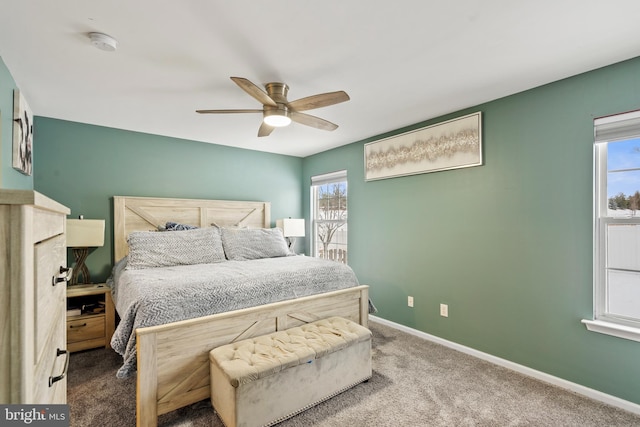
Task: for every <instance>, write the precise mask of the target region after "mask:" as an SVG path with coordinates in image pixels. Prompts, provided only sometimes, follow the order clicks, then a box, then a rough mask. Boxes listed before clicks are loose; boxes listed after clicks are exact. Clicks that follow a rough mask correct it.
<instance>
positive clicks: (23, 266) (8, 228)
mask: <svg viewBox="0 0 640 427" xmlns="http://www.w3.org/2000/svg"><path fill="white" fill-rule="evenodd" d="M69 213H70V212H69V209H68V208H66V207H65V206H62V205H61V204H59V203H57V202H55V201H53V200H51V199H49V198H47V197H46V196H43V195H42V194H40V193H37V192H35V191H29V190H0V378H2V381H0V403H3V404H4V403H29V404H50V403H66V400H67V379H66V370H67V368H68V364H69V354H68V352H67V350H66V345H67V344H66V298H65V297H66V288H67V281H68V279H69V278H70V277H71V276H70V274H69V271H67V269H66V265H67V248H66V239H65V227H66V216H67V215H68V214H69Z"/></svg>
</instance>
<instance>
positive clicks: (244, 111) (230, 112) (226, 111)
mask: <svg viewBox="0 0 640 427" xmlns="http://www.w3.org/2000/svg"><path fill="white" fill-rule="evenodd" d="M262 112H263V111H262V110H196V113H200V114H232V113H262Z"/></svg>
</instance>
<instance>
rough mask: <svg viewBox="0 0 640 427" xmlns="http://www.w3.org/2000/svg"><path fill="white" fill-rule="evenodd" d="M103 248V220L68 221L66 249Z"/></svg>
mask: <svg viewBox="0 0 640 427" xmlns="http://www.w3.org/2000/svg"><path fill="white" fill-rule="evenodd" d="M98 246H104V219H68V220H67V247H70V248H93V247H98Z"/></svg>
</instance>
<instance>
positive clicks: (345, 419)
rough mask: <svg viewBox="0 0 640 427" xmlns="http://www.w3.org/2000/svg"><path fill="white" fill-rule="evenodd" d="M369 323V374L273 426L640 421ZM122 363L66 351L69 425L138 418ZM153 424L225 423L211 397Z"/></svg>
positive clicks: (98, 353) (103, 354)
mask: <svg viewBox="0 0 640 427" xmlns="http://www.w3.org/2000/svg"><path fill="white" fill-rule="evenodd" d="M370 328H371V330H372V332H373V344H372V347H373V352H372V355H373V359H372V361H373V377H372V379H371V380H370V381H369V382H367V383H362V384H360V385H358V386H356V387H354V388H352V389H350V390H347V391H346V392H344V393H342V394H340V395H338V396H336V397H334V398H332V399H330V400H328V401H326V402H324V403H321V404H319V405H317V406H315V407H313V408H311V409H309V410H307V411H305V412H303V413H301V414H299V415H297V416H295V417H293V418H290V419H289V420H287V421H284V422H283V423H281V424H279V426H281V427H303V426H304V427H308V426H319V427H320V426H322V427H333V426H349V427H359V426H390V427H391V426H393V427H396V426H447V427H450V426H581V427H582V426H594V427H596V426H597V427H601V426H640V416H638V415H635V414H632V413H629V412H626V411H623V410H620V409H617V408H614V407H610V406H607V405H604V404H602V403H599V402H596V401H593V400H590V399H588V398H585V397H583V396H580V395H577V394H574V393H571V392H568V391H565V390H563V389H560V388H557V387H554V386H551V385H548V384H546V383H543V382H540V381H538V380H535V379H532V378H529V377H527V376H523V375H521V374H518V373H515V372H513V371H510V370H508V369H505V368H502V367H499V366H496V365H493V364H491V363H488V362H485V361H482V360H480V359H477V358H474V357H472V356H469V355H466V354H463V353H460V352H457V351H455V350H452V349H449V348H447V347H443V346H441V345H438V344H434V343H432V342H429V341H425V340H423V339H421V338H419V337H416V336H413V335H410V334H407V333H405V332H401V331H398V330H396V329H393V328H390V327H388V326H385V325H382V324H380V323H375V322H371V323H370ZM120 363H121V358H120V356H118V355H117V354H116V353H115V352H113V351H112V350H105V349H96V350H87V351H84V352H80V353H74V354H72V355H71V362H70V369H69V382H68V403H69V405H70V412H71V425H72V426H92V427H94V426H109V427H111V426H114V427H116V426H117V427H122V426H134V425H135V378H129V379H125V380H119V379H117V378H116V376H115V373H116V370H117V369H118V367H119V365H120ZM159 425H160V426H185V427H197V426H208V427H211V426H212V427H223V424H222V422H221V421H220V420H219V419H218V417H217V416H216V415H215V413H214V411H213V409H212V408H211V405H210V403H209V402H208V401H202V402H199V403H196V404H194V405H191V406H190V407H187V408H183V409H180V410H178V411H175V412H172V413H170V414H165V415H162V416H161V417H160V419H159Z"/></svg>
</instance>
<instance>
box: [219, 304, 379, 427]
mask: <svg viewBox="0 0 640 427" xmlns="http://www.w3.org/2000/svg"><path fill="white" fill-rule="evenodd" d="M209 360H210V362H211V403H212V405H213V407H214V409H215V410H216V412H217V413H218V415H219V417H220V419H221V420H222V422H223V423H224V424H225V425H226V426H227V427H254V426H270V425H273V424H276V423H278V422H280V421H283V420H285V419H287V418H289V417H291V416H293V415H296V414H298V413H300V412H302V411H304V410H305V409H308V408H310V407H312V406H313V405H316V404H318V403H320V402H322V401H324V400H327V399H329V398H331V397H333V396H335V395H337V394H339V393H341V392H343V391H345V390H347V389H349V388H351V387H353V386H355V385H357V384H359V383H361V382H363V381H366V380H367V379H369V378H371V332H370V331H369V330H368V329H367V328H365V327H363V326H361V325H359V324H357V323H355V322H352V321H350V320H347V319H344V318H341V317H331V318H328V319H323V320H318V321H315V322H312V323H308V324H305V325H302V326H298V327H295V328H291V329H287V330H284V331H278V332H274V333H272V334H269V335H264V336H261V337H256V338H250V339H246V340H242V341H238V342H236V343H232V344H227V345H224V346H221V347H218V348H215V349H213V350H211V352H210V353H209Z"/></svg>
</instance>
